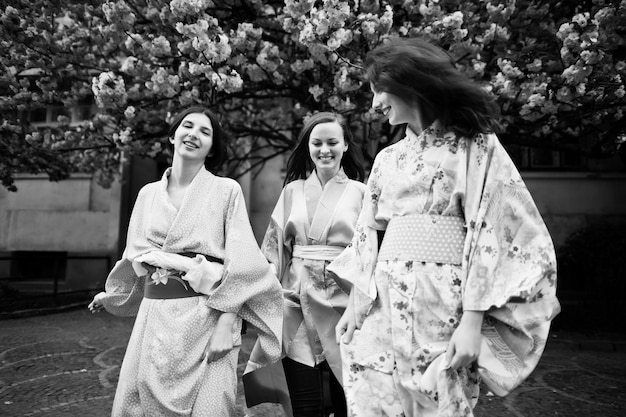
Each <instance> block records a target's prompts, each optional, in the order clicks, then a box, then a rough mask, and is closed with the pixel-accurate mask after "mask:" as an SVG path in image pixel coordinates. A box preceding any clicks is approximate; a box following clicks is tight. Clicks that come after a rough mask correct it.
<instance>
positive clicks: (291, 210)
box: [244, 169, 365, 408]
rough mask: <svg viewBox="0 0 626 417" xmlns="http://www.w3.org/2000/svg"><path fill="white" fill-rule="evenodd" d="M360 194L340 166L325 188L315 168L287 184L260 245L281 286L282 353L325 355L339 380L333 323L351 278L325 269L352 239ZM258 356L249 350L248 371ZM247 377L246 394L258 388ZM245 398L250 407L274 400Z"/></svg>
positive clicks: (302, 359) (313, 358)
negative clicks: (282, 310)
mask: <svg viewBox="0 0 626 417" xmlns="http://www.w3.org/2000/svg"><path fill="white" fill-rule="evenodd" d="M364 193H365V184H363V183H361V182H358V181H354V180H350V179H349V178H348V177H347V176H346V174H345V173H344V171H343V169H341V170H340V171H339V173H338V174H337V175H336V176H334V177H333V178H332V179H330V180H329V181H328V182H327V183H326V185H325V186H324V188H322V185H321V183H320V181H319V179H318V177H317V175H316V174H315V173H312V174H311V175H310V176H309V177H308V178H307V179H306V180H297V181H293V182H291V183H289V184H287V185H286V186H285V188H284V189H283V191H282V193H281V195H280V197H279V199H278V202H277V203H276V206H275V209H274V211H273V213H272V216H271V219H270V223H269V226H268V228H267V231H266V233H265V237H264V239H263V244H262V246H261V250H262V252H263V254H264V255H265V256H266V258H267V259H268V260H269V261H270V263H271V264H272V265H273V266H274V267H275V268H276V273H277V276H278V278H279V280H280V283H281V284H282V288H283V296H284V300H285V306H284V326H283V351H284V356H287V357H289V358H291V359H293V360H295V361H297V362H299V363H302V364H305V365H308V366H311V367H313V366H315V365H316V364H319V363H321V362H323V361H324V360H326V361H327V362H328V364H329V366H330V369H331V370H332V372H333V374H334V375H335V377H336V378H337V380H338V381H339V382H341V378H342V372H341V357H340V353H339V345H338V344H337V342H336V340H335V325H336V324H337V322H338V321H339V319H340V318H341V315H342V314H343V312H344V311H345V308H346V305H347V301H348V295H349V293H350V288H351V283H350V282H348V281H345V280H341V279H339V278H338V277H337V276H335V275H334V274H331V273H329V272H328V271H327V269H326V266H327V265H328V264H329V263H330V261H331V260H333V259H334V258H335V257H337V255H339V254H340V253H341V252H342V251H343V249H344V248H345V247H346V245H348V243H350V241H351V240H352V236H353V233H354V226H355V223H356V220H357V218H358V216H359V213H360V211H361V205H362V200H363V195H364ZM259 359H260V358H259V357H258V355H256V354H255V353H253V354H252V356H251V358H250V362H249V364H248V369H247V370H246V372H250V371H252V370H254V369H257V368H259V367H261V366H263V365H264V364H263V363H260V362H259ZM249 378H250V376H249V375H246V378H244V386H245V387H246V394H248V393H249V392H251V391H254V390H256V389H257V387H256V386H254V388H253V385H254V383H250V382H249V381H250V379H249ZM247 399H248V406H251V405H254V404H256V403H260V402H278V401H274V400H271V399H265V400H263V399H259V400H257V401H250V398H247ZM280 402H283V403H284V401H280ZM283 405H285V407H286V408H289V406H288V405H286V404H283Z"/></svg>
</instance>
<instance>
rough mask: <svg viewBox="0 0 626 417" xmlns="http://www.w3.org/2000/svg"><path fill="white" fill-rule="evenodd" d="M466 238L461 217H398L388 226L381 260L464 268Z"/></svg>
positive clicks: (379, 256) (425, 215)
mask: <svg viewBox="0 0 626 417" xmlns="http://www.w3.org/2000/svg"><path fill="white" fill-rule="evenodd" d="M465 235H466V231H465V223H464V221H463V218H461V217H452V216H439V215H431V214H413V215H409V216H402V217H394V218H392V219H391V220H390V221H389V224H388V225H387V230H386V231H385V236H384V238H383V242H382V244H381V246H380V251H379V252H378V259H379V260H381V261H394V260H400V261H418V262H435V263H441V264H451V265H461V262H462V260H463V246H464V245H465Z"/></svg>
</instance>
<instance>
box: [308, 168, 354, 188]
mask: <svg viewBox="0 0 626 417" xmlns="http://www.w3.org/2000/svg"><path fill="white" fill-rule="evenodd" d="M311 177H313V179H315V180H316V181H317V182H318V183H319V184H320V187H321V185H322V182H321V181H320V179H319V177H318V176H317V172H315V170H313V172H311V175H309V180H311V179H312V178H311ZM349 180H350V178H348V176H347V175H346V173H345V172H344V170H343V167H339V171H337V173H336V174H335V176H334V177H332V178H331V179H329V180H328V182H331V181H332V182H337V183H339V184H343V183H345V182H348V181H349Z"/></svg>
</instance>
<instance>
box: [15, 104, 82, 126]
mask: <svg viewBox="0 0 626 417" xmlns="http://www.w3.org/2000/svg"><path fill="white" fill-rule="evenodd" d="M92 107H93V106H92V105H91V104H80V105H76V106H73V107H64V106H62V105H58V106H54V105H51V106H46V107H43V108H39V109H31V110H26V111H24V112H23V113H22V114H21V119H22V120H25V121H27V122H28V123H30V124H31V125H32V126H40V127H42V126H55V125H57V124H58V123H59V117H61V116H65V117H67V118H69V119H70V125H73V124H79V123H81V122H83V121H85V120H89V119H90V118H91V114H92V112H93V110H92Z"/></svg>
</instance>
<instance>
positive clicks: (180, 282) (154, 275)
mask: <svg viewBox="0 0 626 417" xmlns="http://www.w3.org/2000/svg"><path fill="white" fill-rule="evenodd" d="M179 255H183V256H186V257H188V258H194V257H195V256H196V255H198V254H197V253H193V252H184V253H179ZM200 255H202V256H204V257H205V258H206V259H207V260H208V261H210V262H217V263H220V264H223V263H224V261H222V260H221V259H218V258H215V257H213V256H209V255H204V254H200ZM143 266H144V267H145V268H146V269H148V273H147V274H146V275H145V279H146V285H145V286H144V294H143V296H144V298H151V299H160V300H171V299H174V298H187V297H197V296H200V295H204V294H202V293H199V292H196V291H195V290H194V289H193V288H192V287H191V285H190V284H189V282H188V281H187V280H185V279H184V278H183V276H184V272H181V271H177V270H170V269H162V268H156V267H154V266H152V265H148V264H143Z"/></svg>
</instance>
